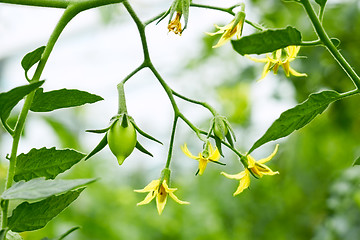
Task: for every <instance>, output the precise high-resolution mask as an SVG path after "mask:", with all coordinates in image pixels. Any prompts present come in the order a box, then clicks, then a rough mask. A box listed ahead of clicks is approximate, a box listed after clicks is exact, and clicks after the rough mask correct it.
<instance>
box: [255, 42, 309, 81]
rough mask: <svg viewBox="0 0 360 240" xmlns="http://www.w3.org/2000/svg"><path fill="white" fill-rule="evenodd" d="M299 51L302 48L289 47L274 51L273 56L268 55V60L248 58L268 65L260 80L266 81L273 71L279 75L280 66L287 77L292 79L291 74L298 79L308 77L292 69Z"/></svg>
mask: <svg viewBox="0 0 360 240" xmlns="http://www.w3.org/2000/svg"><path fill="white" fill-rule="evenodd" d="M299 50H300V46H288V47H286V48H283V49H278V50H276V51H274V52H273V53H272V56H270V55H269V54H266V58H261V59H258V58H253V57H249V56H248V58H249V59H251V60H253V61H255V62H263V63H266V64H265V66H264V69H263V72H262V75H261V78H260V80H262V79H264V78H265V77H266V75H267V74H268V73H269V72H270V71H271V70H273V72H274V74H277V72H278V70H279V67H280V66H282V68H283V69H284V72H285V74H286V76H287V77H290V74H291V75H294V76H296V77H306V76H307V74H306V73H299V72H297V71H296V70H294V69H293V68H291V67H290V62H292V61H294V60H295V59H296V56H297V54H298V52H299Z"/></svg>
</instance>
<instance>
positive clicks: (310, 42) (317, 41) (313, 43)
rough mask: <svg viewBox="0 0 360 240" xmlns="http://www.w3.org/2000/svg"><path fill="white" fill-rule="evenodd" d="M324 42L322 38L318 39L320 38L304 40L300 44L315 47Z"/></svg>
mask: <svg viewBox="0 0 360 240" xmlns="http://www.w3.org/2000/svg"><path fill="white" fill-rule="evenodd" d="M322 44H323V42H322V41H321V40H320V39H318V40H314V41H302V42H301V43H300V46H305V47H313V46H319V45H322Z"/></svg>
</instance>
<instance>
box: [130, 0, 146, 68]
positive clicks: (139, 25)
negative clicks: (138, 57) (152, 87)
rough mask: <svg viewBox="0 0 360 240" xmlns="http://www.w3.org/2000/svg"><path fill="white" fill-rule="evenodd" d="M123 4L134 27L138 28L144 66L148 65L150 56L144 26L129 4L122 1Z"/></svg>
mask: <svg viewBox="0 0 360 240" xmlns="http://www.w3.org/2000/svg"><path fill="white" fill-rule="evenodd" d="M123 4H124V6H125V8H126V10H127V11H128V13H129V14H130V16H131V18H132V19H133V20H134V22H135V24H136V27H137V28H138V32H139V35H140V39H141V45H142V49H143V54H144V64H145V65H149V63H150V62H151V61H150V54H149V48H148V45H147V41H146V34H145V25H144V24H143V23H142V21H141V20H140V19H139V17H138V16H137V15H136V13H135V11H134V9H133V8H132V7H131V5H130V4H129V2H128V1H127V0H125V1H123Z"/></svg>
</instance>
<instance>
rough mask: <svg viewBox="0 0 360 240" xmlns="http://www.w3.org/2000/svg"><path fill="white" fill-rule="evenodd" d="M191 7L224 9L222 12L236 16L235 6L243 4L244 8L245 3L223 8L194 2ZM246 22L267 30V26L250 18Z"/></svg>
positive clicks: (258, 28) (256, 27) (260, 29)
mask: <svg viewBox="0 0 360 240" xmlns="http://www.w3.org/2000/svg"><path fill="white" fill-rule="evenodd" d="M190 6H191V7H198V8H206V9H212V10H217V11H222V12H226V13H229V14H231V15H233V16H235V13H234V11H233V10H234V8H236V7H239V6H241V7H242V8H244V7H243V6H244V4H236V5H234V6H232V7H229V8H221V7H215V6H210V5H203V4H197V3H192V4H190ZM245 22H246V23H247V24H249V25H250V26H252V27H253V28H255V29H257V30H259V31H265V30H266V28H264V27H263V26H261V25H259V24H257V23H254V22H251V21H249V20H246V19H245Z"/></svg>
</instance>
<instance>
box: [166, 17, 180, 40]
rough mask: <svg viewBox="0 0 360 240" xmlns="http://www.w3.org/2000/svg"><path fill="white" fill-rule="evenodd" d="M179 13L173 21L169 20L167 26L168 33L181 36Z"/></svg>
mask: <svg viewBox="0 0 360 240" xmlns="http://www.w3.org/2000/svg"><path fill="white" fill-rule="evenodd" d="M181 15H182V14H181V12H176V16H175V19H174V20H171V21H170V23H169V24H168V29H169V32H173V33H175V34H179V35H180V36H181V33H182V29H181V22H180V19H181Z"/></svg>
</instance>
